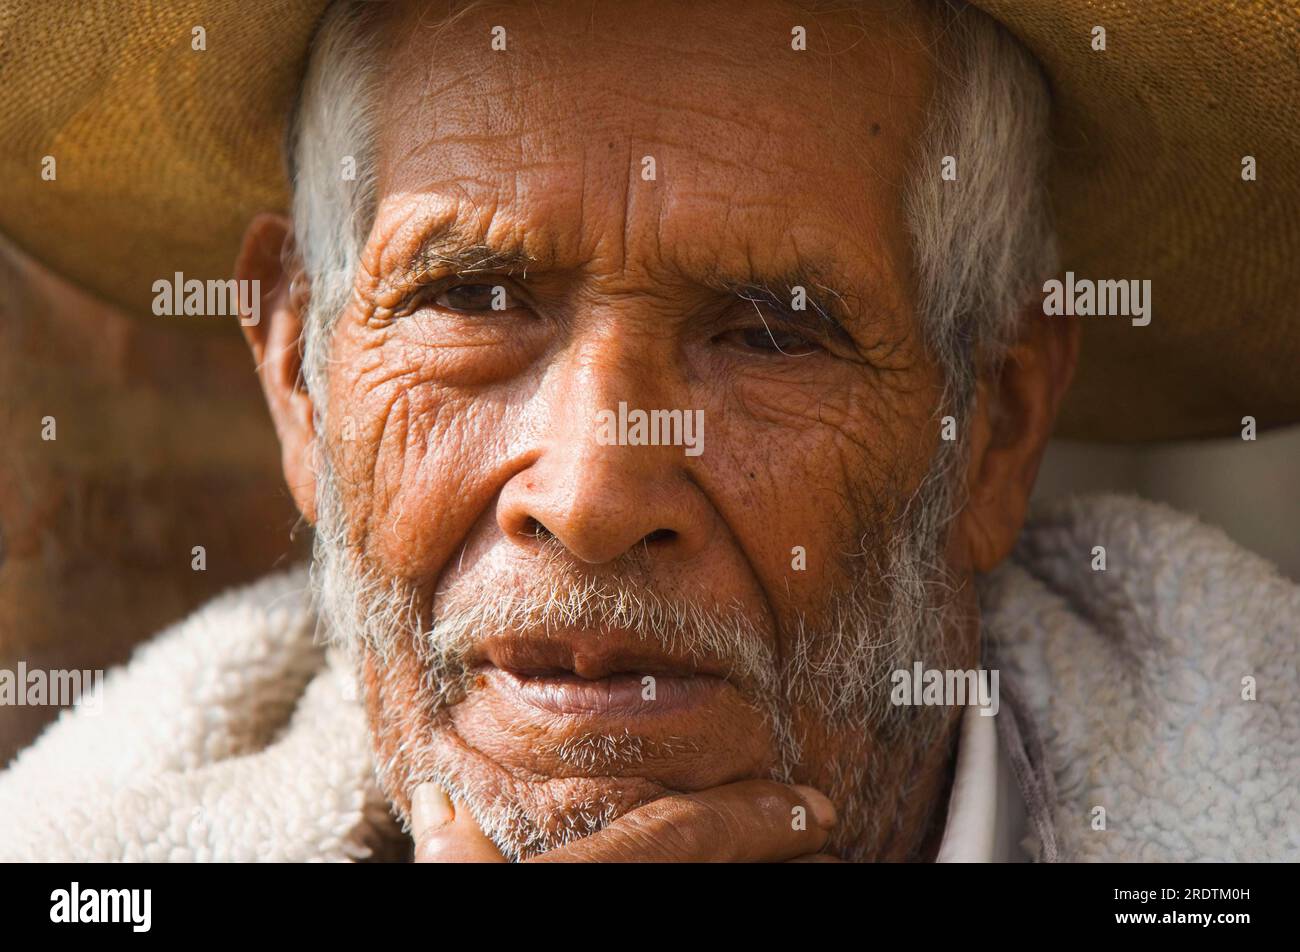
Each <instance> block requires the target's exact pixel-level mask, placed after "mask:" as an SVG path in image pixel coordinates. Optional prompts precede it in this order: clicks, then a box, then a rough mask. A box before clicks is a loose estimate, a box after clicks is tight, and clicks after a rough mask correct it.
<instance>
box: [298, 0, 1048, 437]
mask: <svg viewBox="0 0 1300 952" xmlns="http://www.w3.org/2000/svg"><path fill="white" fill-rule="evenodd" d="M461 12H462V13H463V12H464V11H461ZM367 13H368V11H367V9H366V5H365V4H359V3H356V2H354V0H338V2H336V3H334V4H333V5H332V6H331V7H330V8H329V10H328V11H327V12H326V14H325V17H324V18H323V20H322V22H321V25H320V27H319V29H318V32H317V35H316V39H315V42H314V44H313V46H312V51H311V57H310V62H309V65H308V69H307V74H306V78H305V80H304V82H303V85H302V89H301V93H300V98H299V102H298V104H297V106H296V108H295V110H294V115H293V117H292V120H291V123H290V134H289V139H288V158H289V166H290V173H291V178H292V181H293V217H294V228H295V240H296V244H297V247H298V249H299V253H300V255H301V256H302V261H303V267H304V270H305V272H306V275H307V278H308V280H309V283H310V304H309V306H308V313H307V315H306V320H305V326H306V332H305V338H306V339H305V341H304V342H303V347H304V361H303V364H304V376H305V379H306V383H307V387H308V390H309V391H310V392H311V394H312V397H313V401H314V404H315V406H316V408H317V413H318V419H319V420H321V421H323V419H324V410H325V400H324V395H325V369H326V364H327V361H328V342H329V338H330V333H331V331H332V329H333V326H334V322H335V320H336V319H337V317H338V315H339V314H340V313H342V311H343V309H344V307H345V306H346V304H347V302H348V297H349V295H350V293H351V289H352V282H353V280H354V277H355V274H356V269H357V266H358V262H359V260H360V255H361V249H362V248H363V247H364V245H365V241H366V238H367V236H368V235H369V232H370V228H371V226H372V225H373V224H374V218H375V213H376V203H377V196H376V194H375V180H374V156H373V151H374V148H373V147H374V137H375V130H374V128H373V123H372V109H371V104H372V103H373V101H374V89H375V82H376V77H377V72H378V70H377V64H378V62H379V56H378V55H377V53H378V51H377V50H376V48H375V47H376V44H375V40H374V38H373V31H371V30H368V29H367V28H366V24H365V20H366V17H367ZM939 13H940V23H941V25H942V33H943V39H942V42H941V44H940V50H941V55H938V56H936V62H937V63H938V64H939V65H940V66H941V67H943V66H944V65H945V64H947V63H951V64H952V65H951V67H947V68H945V70H944V74H943V75H941V80H940V83H939V88H938V90H937V93H936V96H935V101H934V103H933V105H932V107H931V111H930V116H929V120H928V125H927V129H926V132H925V134H924V136H923V139H922V142H921V143H920V147H919V149H918V152H917V156H916V160H915V161H916V171H915V174H914V175H913V176H912V177H911V180H910V181H909V183H908V186H907V193H906V195H905V207H906V209H907V216H908V224H909V227H910V229H911V233H912V245H913V256H914V260H915V266H916V274H917V279H918V295H919V297H918V300H919V310H920V319H921V326H922V329H923V335H924V340H925V342H926V345H927V346H928V347H929V348H930V351H931V353H932V354H933V356H934V358H935V359H936V361H937V362H938V364H939V366H940V368H941V370H942V372H943V374H944V379H945V383H946V387H947V399H946V400H945V401H944V404H945V405H946V407H947V408H948V411H949V412H953V413H956V414H958V415H960V414H961V413H962V412H964V410H965V409H966V406H967V403H968V401H969V398H970V395H971V393H972V392H973V386H974V381H975V379H976V376H977V373H978V371H979V368H980V366H981V365H984V366H990V365H992V366H996V365H997V364H998V363H999V362H1000V361H1001V359H1002V357H1003V355H1004V354H1005V352H1006V349H1007V347H1008V346H1009V345H1010V344H1011V343H1012V342H1013V341H1014V340H1015V337H1016V333H1017V329H1018V319H1019V316H1020V314H1021V313H1022V310H1023V308H1024V306H1025V304H1026V303H1027V301H1028V300H1029V299H1030V296H1031V295H1032V293H1033V292H1034V291H1035V290H1036V289H1037V288H1038V287H1039V286H1041V284H1042V282H1043V281H1044V280H1046V279H1047V278H1049V277H1051V275H1052V274H1054V273H1055V272H1056V269H1057V251H1056V242H1055V237H1054V231H1053V226H1052V222H1051V217H1050V214H1049V211H1048V202H1047V197H1046V188H1045V182H1044V180H1045V176H1046V164H1047V158H1048V155H1049V146H1048V100H1049V96H1048V90H1047V85H1046V81H1045V79H1044V77H1043V75H1042V73H1041V71H1040V70H1039V68H1038V66H1037V64H1036V63H1035V62H1034V61H1033V59H1032V58H1031V57H1030V55H1029V54H1028V52H1027V51H1026V50H1025V49H1024V48H1023V47H1022V46H1021V45H1020V44H1019V43H1018V42H1017V41H1016V40H1015V39H1014V38H1013V37H1012V36H1011V35H1010V34H1009V33H1008V32H1007V31H1006V30H1005V29H1004V28H1003V27H1002V26H1001V25H1000V24H998V23H997V22H996V21H995V20H993V19H992V18H991V17H989V16H987V15H985V14H983V13H981V12H980V11H979V10H976V9H974V8H971V7H966V6H957V5H952V4H947V3H945V4H943V5H942V6H941V7H940V8H939ZM944 156H952V157H953V158H955V159H956V161H957V178H956V180H955V181H946V180H944V179H943V178H942V177H941V176H940V168H941V163H942V161H943V157H944ZM348 157H351V158H352V159H353V160H354V161H355V168H356V176H355V178H354V179H346V178H344V176H343V175H342V174H341V163H343V162H344V160H345V159H346V158H348ZM940 412H942V411H940ZM318 432H320V431H318Z"/></svg>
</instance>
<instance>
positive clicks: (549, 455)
mask: <svg viewBox="0 0 1300 952" xmlns="http://www.w3.org/2000/svg"><path fill="white" fill-rule="evenodd" d="M647 369H648V368H647V365H646V361H644V360H642V361H640V362H639V365H638V362H636V361H633V360H627V359H592V355H590V354H588V355H586V358H585V359H575V360H573V361H571V362H570V363H569V365H568V366H566V367H565V368H564V369H563V370H562V371H561V372H560V374H559V379H557V380H556V381H555V382H554V386H552V387H548V388H547V389H548V390H549V391H550V399H548V400H547V401H546V403H547V405H548V406H549V408H550V412H548V413H547V419H546V420H545V421H544V424H543V425H542V426H541V427H540V428H539V429H540V433H541V435H540V436H539V443H538V445H537V446H536V447H535V448H534V453H533V454H532V456H533V460H532V463H531V464H530V465H529V466H528V467H527V468H525V469H523V470H521V471H520V472H518V473H516V474H515V475H514V476H513V477H512V478H511V479H510V480H509V481H508V482H507V483H506V485H505V486H504V487H503V488H502V491H501V495H500V496H499V497H498V502H497V521H498V524H499V525H500V527H501V529H502V531H503V532H504V533H505V535H506V537H507V538H509V539H510V540H512V541H513V542H514V543H515V544H516V545H519V546H521V547H525V548H530V549H535V548H539V547H540V546H541V545H542V544H543V543H544V541H545V540H546V539H547V538H548V537H553V538H554V539H555V540H557V541H558V542H559V543H560V544H561V545H563V546H564V548H565V549H566V550H567V551H568V552H569V553H570V554H571V555H572V556H573V557H574V558H575V559H576V560H578V561H581V562H583V563H586V564H588V565H592V566H600V565H605V564H608V563H611V562H614V561H616V560H617V559H619V558H620V557H621V556H623V555H625V554H627V553H628V552H629V551H630V550H632V549H633V548H634V547H638V546H644V547H645V549H646V550H647V551H648V552H649V553H651V555H652V556H653V557H655V558H659V559H667V560H672V561H684V560H687V559H690V558H691V557H692V556H695V555H697V554H698V553H699V552H700V551H701V550H702V549H703V548H704V546H705V544H706V543H707V541H708V537H709V534H710V532H711V531H712V529H713V524H714V519H715V518H716V517H715V516H714V514H713V510H712V508H711V506H710V505H709V503H708V500H707V497H706V496H705V495H704V493H703V491H702V490H701V489H700V487H699V485H698V484H697V483H696V481H695V479H694V478H693V475H692V473H691V472H690V467H691V466H695V465H698V462H699V457H698V456H688V455H687V453H686V448H685V447H683V446H681V445H663V444H662V442H661V445H648V444H649V442H650V441H649V431H643V432H642V433H641V434H639V436H641V437H645V439H644V440H642V439H639V438H638V434H635V433H632V432H626V433H625V432H624V431H623V430H622V429H621V428H620V427H619V426H618V420H619V417H620V407H619V404H620V403H622V404H623V405H624V407H625V410H626V414H628V415H632V414H635V412H636V411H638V410H640V411H642V412H643V413H645V414H646V416H647V417H649V416H650V411H652V410H667V411H671V410H679V411H681V414H682V416H681V417H680V418H681V419H683V420H684V419H685V414H687V413H694V412H695V411H694V410H692V409H691V408H690V407H687V406H682V405H677V406H673V405H672V404H671V403H667V402H652V401H656V400H659V401H667V400H669V399H671V396H670V393H669V391H668V389H667V388H664V387H662V386H659V385H656V384H655V383H654V382H653V381H651V380H648V379H647V377H648V376H650V375H648V374H647V372H646V371H647ZM656 376H658V377H659V378H660V380H662V379H663V377H664V376H665V375H663V374H658V375H656ZM678 392H679V393H680V392H681V391H680V390H679V391H678ZM633 418H634V419H635V417H633ZM624 419H626V416H625V417H624ZM659 419H660V420H664V419H667V416H666V415H663V416H660V417H659ZM699 420H700V417H699V416H696V417H695V418H694V422H695V423H698V422H699ZM611 422H612V423H613V428H612V430H611V429H610V424H611ZM678 432H681V431H680V430H679V431H678ZM611 435H612V436H614V438H615V439H614V441H613V442H612V443H611V442H610V440H609V437H610V436H611ZM701 435H702V434H701ZM625 437H627V438H625Z"/></svg>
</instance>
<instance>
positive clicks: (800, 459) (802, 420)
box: [702, 368, 937, 627]
mask: <svg viewBox="0 0 1300 952" xmlns="http://www.w3.org/2000/svg"><path fill="white" fill-rule="evenodd" d="M871 373H872V372H871V371H867V370H860V369H858V368H853V369H852V372H851V373H846V374H844V375H842V376H841V377H840V378H838V379H835V380H826V381H820V382H818V384H817V385H815V386H812V385H809V384H808V381H807V380H806V379H805V380H803V381H801V382H800V385H799V386H791V385H789V384H788V382H787V381H786V380H784V379H783V378H782V377H781V375H780V374H779V373H777V374H751V375H747V376H746V377H745V378H743V379H740V380H736V381H734V382H733V383H732V385H730V386H729V387H728V388H727V391H726V392H721V393H719V394H718V395H717V396H716V398H715V404H716V409H715V412H714V413H713V414H711V415H710V417H709V419H710V422H712V423H714V431H715V432H713V433H710V434H709V436H708V440H707V441H706V445H707V446H708V447H709V452H706V453H705V454H704V457H702V458H703V459H706V460H708V463H707V464H706V470H707V473H706V475H705V479H706V480H707V481H708V483H707V485H709V487H710V495H711V496H712V497H713V499H714V500H715V505H717V506H718V508H719V510H720V511H721V513H722V516H723V518H724V520H725V521H726V522H727V523H728V524H729V525H730V526H731V527H732V529H733V531H734V532H735V533H736V536H737V539H738V541H739V543H740V545H741V546H742V547H743V548H744V549H745V550H746V552H747V554H748V557H749V559H750V561H751V563H752V564H753V566H754V570H755V572H756V573H757V574H758V575H759V577H760V580H761V584H762V587H763V588H764V589H765V591H766V592H767V593H768V597H769V599H770V600H771V602H772V604H773V608H774V610H775V611H776V612H777V614H778V616H779V617H781V618H782V619H784V620H785V621H786V622H787V623H788V622H789V621H790V620H791V619H792V614H793V613H795V612H805V613H808V612H813V613H815V612H816V610H817V609H818V608H820V607H822V606H823V605H824V603H825V600H826V597H827V594H828V593H829V592H831V591H834V590H837V589H841V588H842V587H843V586H844V585H845V584H846V583H847V582H849V581H850V580H851V578H852V576H853V575H854V574H855V573H856V572H857V571H859V569H858V566H857V564H855V563H854V561H853V560H852V555H853V554H855V553H859V552H861V551H862V550H863V549H864V548H866V549H868V550H870V549H871V548H872V547H874V546H878V545H880V544H881V543H882V541H883V535H882V534H883V533H884V532H885V531H886V530H887V527H888V525H889V524H890V521H891V520H892V518H893V517H894V516H895V515H896V513H897V512H898V510H899V509H900V507H901V506H902V505H903V504H904V503H905V502H906V500H907V498H908V497H909V493H910V490H911V489H914V488H915V486H916V485H917V484H918V483H919V481H920V479H921V478H922V477H923V475H924V473H925V472H926V471H927V468H928V461H929V458H930V455H931V454H932V453H933V447H934V444H933V441H932V434H931V430H933V429H934V427H930V426H929V425H928V421H929V410H930V407H931V406H932V404H930V403H929V402H928V400H927V398H926V396H925V388H924V387H923V386H920V385H919V384H918V386H917V388H916V390H915V392H913V391H912V390H911V389H910V388H911V387H912V383H911V381H910V380H909V381H907V386H903V383H904V382H903V381H902V380H901V379H899V378H898V377H896V378H894V379H893V380H891V381H890V383H891V384H893V386H890V385H887V384H886V383H885V382H884V381H881V380H877V379H872V377H871V376H870V375H871ZM933 436H937V430H935V432H934V434H933ZM712 453H716V454H717V455H713V456H711V454H712ZM783 627H786V626H783Z"/></svg>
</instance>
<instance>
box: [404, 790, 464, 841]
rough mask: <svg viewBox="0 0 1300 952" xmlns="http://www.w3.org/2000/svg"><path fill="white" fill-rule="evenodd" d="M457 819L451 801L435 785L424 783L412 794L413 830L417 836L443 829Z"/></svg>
mask: <svg viewBox="0 0 1300 952" xmlns="http://www.w3.org/2000/svg"><path fill="white" fill-rule="evenodd" d="M455 818H456V811H455V809H454V808H453V807H452V805H451V799H450V798H449V797H448V796H447V794H445V793H443V792H442V788H441V787H439V786H438V785H437V784H434V783H422V784H420V785H419V786H418V787H416V788H415V792H414V793H412V794H411V830H412V831H413V832H415V833H416V834H417V835H419V834H420V833H426V832H428V831H430V830H437V829H441V828H442V827H444V826H446V825H447V824H448V823H450V822H451V821H452V820H454V819H455Z"/></svg>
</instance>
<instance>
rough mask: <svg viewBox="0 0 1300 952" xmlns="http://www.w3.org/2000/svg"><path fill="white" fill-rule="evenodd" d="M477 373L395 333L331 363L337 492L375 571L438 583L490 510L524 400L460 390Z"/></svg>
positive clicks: (454, 353) (501, 389)
mask: <svg viewBox="0 0 1300 952" xmlns="http://www.w3.org/2000/svg"><path fill="white" fill-rule="evenodd" d="M340 349H341V348H340ZM482 365H483V361H481V360H478V359H476V358H475V355H474V354H473V352H472V351H471V350H469V349H465V348H448V349H442V350H440V349H436V348H433V347H430V346H429V345H428V344H427V343H423V342H419V343H417V342H412V341H411V340H410V339H408V338H407V337H405V336H402V335H399V334H389V335H387V336H386V337H385V338H384V339H382V340H377V341H374V342H371V343H369V344H368V345H367V346H365V347H363V348H357V349H356V350H355V351H354V353H353V356H352V358H350V359H344V360H340V361H339V363H338V364H337V366H338V367H339V372H338V375H337V378H336V380H335V381H334V382H333V383H332V387H331V398H332V400H333V401H334V402H333V403H332V404H331V405H332V406H335V407H339V409H338V410H336V411H333V412H331V413H330V419H329V432H330V439H331V445H332V447H333V459H334V460H335V461H336V466H337V472H338V482H339V491H340V493H341V495H342V500H343V505H344V510H345V511H346V512H348V513H349V515H350V519H351V521H352V526H351V528H352V539H351V541H352V542H353V544H355V545H358V546H361V547H362V548H363V550H364V551H365V552H366V554H367V557H368V558H369V559H370V560H371V561H372V562H373V563H374V565H375V566H376V568H378V569H379V570H380V571H383V572H386V573H390V574H394V575H400V576H403V577H407V578H415V579H420V578H434V577H436V576H437V574H438V570H439V568H440V567H441V566H442V565H444V564H445V563H446V561H447V560H448V559H449V558H451V557H452V556H453V555H454V553H455V551H456V548H457V546H459V545H460V544H461V543H462V541H463V540H464V539H465V538H466V537H467V536H468V535H469V530H470V528H471V527H472V525H473V524H474V522H475V520H476V519H478V518H480V517H482V516H483V514H484V512H485V510H489V509H490V502H491V499H492V496H493V495H494V493H495V488H496V486H497V485H498V483H499V482H501V481H502V479H499V478H497V476H498V473H497V471H498V470H499V469H500V468H501V467H502V466H503V465H504V462H505V461H506V460H507V459H508V458H509V456H510V450H509V446H510V443H511V442H512V434H514V433H516V432H517V431H518V430H519V426H518V417H519V413H518V412H517V410H516V409H515V408H518V407H519V406H520V405H521V401H520V400H519V398H518V397H519V394H518V390H517V387H515V386H509V387H507V386H503V385H495V384H494V385H488V386H484V387H474V386H464V385H463V384H464V379H463V378H464V377H465V375H466V374H467V373H470V372H473V373H476V374H477V373H478V371H477V368H479V367H481V366H482ZM498 366H500V362H498Z"/></svg>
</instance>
